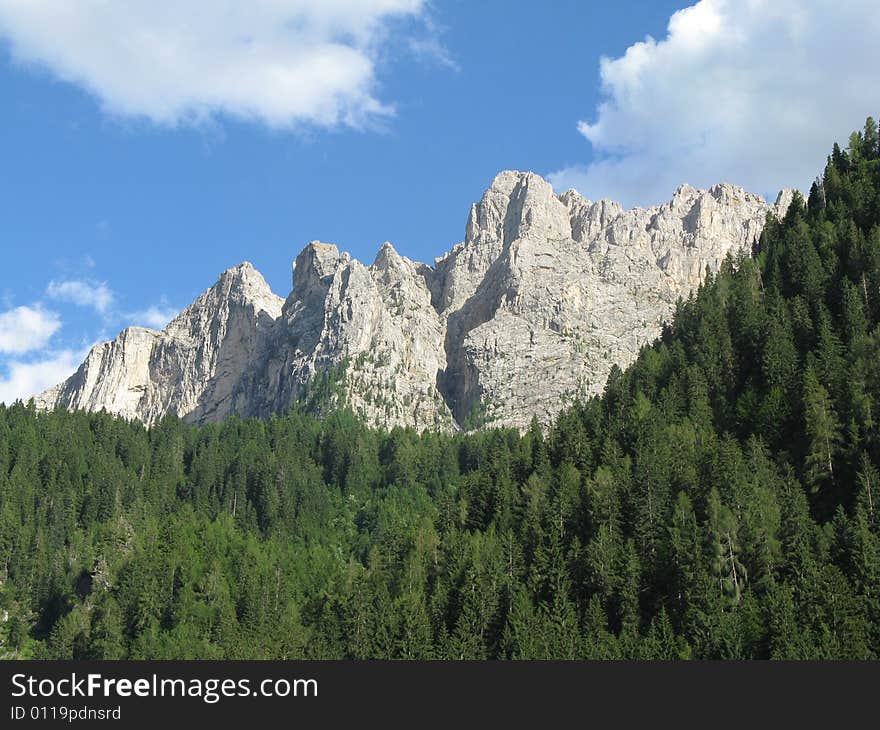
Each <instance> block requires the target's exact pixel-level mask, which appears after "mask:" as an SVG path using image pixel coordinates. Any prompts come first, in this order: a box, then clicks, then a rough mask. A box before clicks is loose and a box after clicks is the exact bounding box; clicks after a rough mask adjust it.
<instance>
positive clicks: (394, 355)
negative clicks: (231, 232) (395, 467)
mask: <svg viewBox="0 0 880 730" xmlns="http://www.w3.org/2000/svg"><path fill="white" fill-rule="evenodd" d="M790 200H791V192H790V191H783V192H782V193H780V195H779V197H778V198H777V201H776V203H775V205H769V204H768V203H767V202H766V201H765V200H764V199H763V198H761V197H759V196H757V195H753V194H750V193H747V192H746V191H744V190H743V189H742V188H738V187H735V186H732V185H727V184H721V185H715V186H713V187H712V188H710V189H709V190H695V189H694V188H691V187H689V186H687V185H684V186H682V187H680V188H679V189H678V190H677V191H676V192H675V194H674V195H673V197H672V199H671V200H670V201H669V202H668V203H665V204H663V205H661V206H655V207H653V208H648V209H642V208H633V209H630V210H624V209H623V208H622V207H621V206H620V205H619V204H617V203H615V202H613V201H609V200H600V201H597V202H592V201H589V200H586V199H585V198H583V197H582V196H580V195H579V194H578V193H577V192H575V191H573V190H570V191H568V192H566V193H564V194H562V195H559V196H557V195H554V193H553V190H552V188H551V186H550V185H549V183H547V182H546V181H545V180H543V179H542V178H541V177H540V176H538V175H536V174H534V173H531V172H525V173H524V172H517V171H505V172H502V173H500V174H499V175H498V176H497V177H496V178H495V180H494V181H493V183H492V185H491V187H490V188H489V189H488V190H487V191H486V193H485V194H484V195H483V198H482V199H481V201H480V202H479V203H475V204H474V205H473V206H472V208H471V212H470V215H469V217H468V221H467V225H466V231H465V240H464V241H463V242H462V243H460V244H458V245H457V246H455V247H454V248H453V249H452V250H451V251H450V252H449V253H447V254H446V255H445V256H443V257H442V258H439V259H436V260H435V262H434V266H433V267H431V266H427V265H425V264H420V263H417V262H413V261H410V260H409V259H407V258H406V257H404V256H401V255H400V254H398V253H397V252H396V251H395V250H394V248H393V247H392V246H391V244H390V243H385V244H384V245H383V246H382V247H381V249H380V250H379V252H378V254H377V255H376V259H375V261H374V262H373V264H372V265H370V266H365V265H364V264H362V263H360V262H359V261H357V260H355V259H352V258H351V257H350V256H349V255H348V254H345V253H342V254H340V252H339V250H338V249H337V248H336V246H334V245H331V244H326V243H320V242H317V241H313V242H311V243H310V244H308V245H307V246H306V248H305V249H304V250H303V251H302V252H301V253H300V254H299V256H297V258H296V261H295V262H294V267H293V281H292V285H293V288H292V291H291V293H290V295H289V296H288V297H287V300H286V301H283V302H282V300H281V298H280V297H277V296H275V295H274V294H273V293H272V292H271V291H270V289H269V287H268V285H267V284H266V282H265V280H264V279H263V277H262V276H260V274H259V273H258V272H257V271H256V270H255V269H254V268H253V267H252V266H251V265H250V264H242V265H240V266H237V267H235V268H234V269H230V270H229V271H227V272H224V274H223V275H222V276H221V277H220V279H219V280H218V282H217V283H216V284H215V285H214V286H213V287H212V288H211V289H209V290H208V291H206V292H205V293H204V294H202V295H201V296H200V297H199V298H198V299H197V300H196V301H195V302H194V303H193V304H192V305H190V307H188V308H187V309H186V310H184V312H183V313H181V315H180V316H179V317H177V318H176V319H175V320H174V321H173V322H171V324H169V325H168V326H167V327H166V328H165V330H163V331H162V332H158V331H155V330H148V329H144V328H136V327H131V328H128V329H126V330H124V331H123V332H122V333H121V334H120V335H119V336H118V337H117V338H116V339H115V340H113V341H112V342H108V343H103V344H101V345H98V346H96V347H95V348H94V349H93V350H92V351H91V352H90V353H89V355H88V357H87V358H86V360H85V362H84V363H83V364H82V365H81V366H80V368H79V370H78V371H77V372H76V373H75V374H74V375H73V376H71V378H69V379H68V380H67V381H65V382H64V383H62V384H60V385H59V386H56V387H55V388H53V389H51V390H49V391H46V392H45V393H43V394H41V395H40V396H38V397H37V405H38V406H39V407H41V408H53V407H56V406H61V407H64V408H84V409H89V410H99V409H102V408H103V409H106V410H107V411H109V412H111V413H115V414H118V415H121V416H125V417H127V418H138V419H141V420H143V421H145V422H147V423H152V422H155V421H156V420H157V419H158V418H160V417H161V416H163V415H164V414H166V413H176V414H178V415H180V416H182V417H184V418H186V419H187V420H189V421H192V422H197V423H199V422H205V421H216V420H220V419H222V418H224V417H226V416H228V415H230V414H233V413H235V414H240V415H245V416H261V417H265V416H268V415H270V414H272V413H277V412H281V411H283V410H285V409H286V408H288V407H289V406H290V405H291V403H293V402H294V401H295V400H296V399H297V398H299V397H300V396H301V395H302V393H303V391H304V389H305V388H307V387H308V384H309V383H310V382H311V381H312V380H313V379H314V378H315V377H316V376H317V375H319V374H322V373H327V372H328V371H330V370H339V371H341V373H342V375H341V381H340V383H339V385H340V392H341V393H342V396H341V398H340V400H344V401H345V403H346V405H348V406H350V407H351V408H352V409H353V410H355V412H357V413H359V414H360V415H361V416H362V417H364V418H365V419H366V420H367V421H369V422H370V423H373V424H375V425H379V426H384V427H390V426H394V425H403V426H415V427H417V428H439V429H444V430H449V429H454V428H459V427H461V426H462V425H465V426H468V427H471V426H475V425H498V426H513V427H516V428H520V429H522V428H525V427H527V426H528V424H529V422H530V421H531V419H532V418H533V417H537V418H538V419H539V421H541V422H542V423H547V422H549V420H550V419H551V418H552V416H553V415H554V414H555V413H556V412H558V410H559V409H560V408H561V407H562V406H563V405H564V404H565V402H566V401H567V400H569V399H571V398H573V397H576V396H583V395H590V394H594V393H598V392H600V391H601V389H602V387H603V386H604V382H605V379H606V378H607V375H608V372H609V371H610V368H611V366H612V365H614V364H618V365H621V366H625V365H627V364H628V363H629V362H631V361H632V360H633V359H634V357H635V355H636V353H637V352H638V349H639V348H640V347H641V345H643V344H644V343H646V342H648V341H650V340H651V339H653V338H654V337H655V336H656V335H657V334H658V332H659V329H660V326H661V323H662V321H663V320H664V319H666V318H667V317H668V316H669V314H670V312H671V311H672V308H673V306H674V303H675V301H676V299H677V298H678V297H683V296H687V295H688V294H689V293H690V292H691V291H692V290H693V289H694V288H695V287H696V286H697V285H698V284H699V282H700V280H701V278H702V276H703V275H704V273H705V270H706V268H707V267H708V268H709V269H711V270H716V269H717V268H718V267H719V265H720V264H721V261H722V260H723V259H724V257H725V256H726V255H727V254H728V252H730V251H739V250H742V249H745V248H747V247H749V246H750V245H751V244H752V242H753V241H754V240H755V239H756V238H757V237H758V236H759V235H760V233H761V230H762V228H763V225H764V221H765V218H766V215H767V213H768V212H769V213H774V214H776V215H781V214H782V213H784V211H785V210H786V209H787V207H788V204H789V202H790Z"/></svg>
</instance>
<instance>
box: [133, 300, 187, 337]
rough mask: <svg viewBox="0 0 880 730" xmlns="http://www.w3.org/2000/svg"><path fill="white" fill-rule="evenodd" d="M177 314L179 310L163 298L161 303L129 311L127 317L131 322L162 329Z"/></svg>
mask: <svg viewBox="0 0 880 730" xmlns="http://www.w3.org/2000/svg"><path fill="white" fill-rule="evenodd" d="M177 315H178V311H177V310H176V309H174V308H173V307H170V306H168V302H166V301H165V300H164V299H163V300H162V301H161V302H160V303H159V304H154V305H151V306H149V307H147V308H146V309H141V310H138V311H136V312H129V313H128V314H126V315H125V318H126V319H127V320H129V322H130V323H131V324H134V325H140V326H142V327H151V328H152V329H156V330H160V329H163V328H164V327H165V325H167V324H168V323H169V322H170V321H171V320H172V319H174V318H175V317H176V316H177Z"/></svg>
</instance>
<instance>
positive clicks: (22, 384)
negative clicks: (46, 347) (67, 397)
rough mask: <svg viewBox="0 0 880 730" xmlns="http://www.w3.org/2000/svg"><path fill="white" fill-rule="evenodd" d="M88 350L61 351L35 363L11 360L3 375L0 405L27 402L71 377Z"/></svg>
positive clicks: (43, 357) (0, 388) (0, 381)
mask: <svg viewBox="0 0 880 730" xmlns="http://www.w3.org/2000/svg"><path fill="white" fill-rule="evenodd" d="M86 353H87V351H81V352H74V351H73V350H60V351H58V352H51V353H46V354H44V355H43V356H42V357H40V358H38V359H36V360H33V361H29V362H26V361H21V360H12V361H11V362H9V363H7V365H6V371H7V372H6V375H5V376H0V403H6V404H12V403H14V402H15V401H16V400H19V399H21V400H27V399H28V398H30V397H31V396H33V395H37V394H38V393H42V392H43V391H44V390H46V389H47V388H51V387H52V386H53V385H57V384H58V383H60V382H61V381H62V380H65V379H66V378H67V377H68V376H70V375H72V374H73V373H74V372H75V371H76V369H77V367H79V363H80V362H81V361H82V359H83V358H84V357H85V355H86Z"/></svg>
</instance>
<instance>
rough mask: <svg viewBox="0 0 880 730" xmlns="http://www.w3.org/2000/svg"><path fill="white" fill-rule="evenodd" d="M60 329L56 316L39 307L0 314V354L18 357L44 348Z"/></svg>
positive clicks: (18, 308)
mask: <svg viewBox="0 0 880 730" xmlns="http://www.w3.org/2000/svg"><path fill="white" fill-rule="evenodd" d="M60 327H61V319H60V318H59V317H58V315H57V314H56V313H55V312H51V311H49V310H46V309H43V307H41V306H33V307H26V306H21V307H15V308H14V309H10V310H7V311H5V312H0V353H2V354H7V355H20V354H22V353H25V352H31V351H33V350H39V349H41V348H44V347H45V346H46V345H47V344H48V342H49V340H50V339H51V337H52V335H54V334H55V333H56V332H57V331H58V330H59V329H60Z"/></svg>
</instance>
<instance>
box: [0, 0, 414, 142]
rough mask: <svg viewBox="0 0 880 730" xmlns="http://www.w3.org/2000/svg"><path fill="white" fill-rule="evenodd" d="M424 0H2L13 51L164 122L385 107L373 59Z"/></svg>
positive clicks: (309, 116) (279, 117) (107, 101)
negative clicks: (68, 0)
mask: <svg viewBox="0 0 880 730" xmlns="http://www.w3.org/2000/svg"><path fill="white" fill-rule="evenodd" d="M424 7H425V1H424V0H357V2H353V1H352V0H321V1H320V2H314V1H313V0H249V1H248V2H238V1H237V0H188V1H187V2H180V1H179V0H125V1H124V2H123V1H119V2H112V3H108V2H104V0H78V1H77V2H61V3H59V2H56V0H28V2H21V0H0V35H2V36H5V37H6V38H7V39H8V41H9V43H10V47H11V50H12V54H13V57H14V58H15V59H17V60H19V61H21V62H25V63H30V64H38V65H40V66H42V67H43V68H45V69H48V70H49V71H50V72H51V73H52V74H54V76H56V77H57V78H59V79H61V80H63V81H67V82H70V83H74V84H77V85H78V86H80V87H82V88H83V89H85V90H86V91H88V92H89V93H91V94H92V95H94V96H96V97H97V98H98V99H100V101H101V103H102V105H103V107H104V108H105V109H106V110H107V111H108V112H109V113H111V114H113V115H121V116H125V117H140V118H146V119H148V120H150V121H152V122H154V123H157V124H161V125H170V126H175V125H179V124H189V123H192V124H201V123H204V122H206V121H209V120H211V119H213V118H215V117H216V116H218V115H230V116H233V117H237V118H242V119H247V120H253V121H257V122H260V123H262V124H265V125H267V126H269V127H272V128H276V129H286V128H291V127H296V126H299V125H302V124H307V125H317V126H321V127H334V126H338V125H348V126H353V127H361V126H364V125H365V124H367V123H369V122H370V121H371V120H373V119H375V118H381V117H383V116H386V115H388V114H389V113H391V111H392V108H391V106H390V105H388V104H387V103H385V102H383V101H381V100H380V99H379V98H378V96H377V93H376V86H377V69H376V66H377V62H378V59H379V56H380V53H381V49H382V47H383V46H384V45H386V44H388V43H390V42H391V40H392V38H393V37H394V36H395V33H396V32H397V31H398V30H400V27H399V26H400V23H399V21H400V20H402V19H404V20H410V21H412V22H413V23H419V22H421V20H422V18H423V16H424V15H425V13H424Z"/></svg>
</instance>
